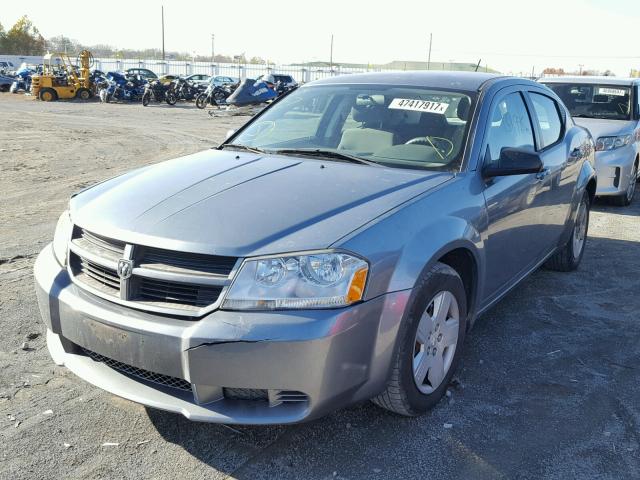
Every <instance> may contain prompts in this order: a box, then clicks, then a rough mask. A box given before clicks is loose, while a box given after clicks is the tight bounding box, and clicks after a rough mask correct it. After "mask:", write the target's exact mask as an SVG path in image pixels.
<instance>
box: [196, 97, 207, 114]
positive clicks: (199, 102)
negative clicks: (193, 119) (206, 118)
mask: <svg viewBox="0 0 640 480" xmlns="http://www.w3.org/2000/svg"><path fill="white" fill-rule="evenodd" d="M208 98H209V95H207V94H206V93H201V94H200V95H198V96H197V97H196V107H198V108H199V109H200V110H202V109H203V108H205V107H206V106H207V103H209V102H208V101H207V100H208Z"/></svg>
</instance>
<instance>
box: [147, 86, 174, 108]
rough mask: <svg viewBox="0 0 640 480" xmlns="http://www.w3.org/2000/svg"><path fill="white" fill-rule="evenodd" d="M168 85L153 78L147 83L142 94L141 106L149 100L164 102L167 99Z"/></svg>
mask: <svg viewBox="0 0 640 480" xmlns="http://www.w3.org/2000/svg"><path fill="white" fill-rule="evenodd" d="M168 91H169V86H168V85H165V84H163V83H162V82H161V81H160V80H153V81H152V82H151V83H147V85H145V88H144V93H143V94H142V106H143V107H146V106H148V105H149V103H151V102H164V101H166V99H167V92H168Z"/></svg>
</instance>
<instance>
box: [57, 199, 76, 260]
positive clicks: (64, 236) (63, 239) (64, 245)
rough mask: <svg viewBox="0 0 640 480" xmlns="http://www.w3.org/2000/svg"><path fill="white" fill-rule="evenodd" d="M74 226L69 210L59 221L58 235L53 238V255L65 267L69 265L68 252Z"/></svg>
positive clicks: (63, 213)
mask: <svg viewBox="0 0 640 480" xmlns="http://www.w3.org/2000/svg"><path fill="white" fill-rule="evenodd" d="M72 226H73V224H72V223H71V217H70V216H69V210H65V211H64V212H62V215H60V218H59V219H58V224H57V225H56V233H55V234H54V236H53V254H54V255H55V256H56V259H57V260H58V262H59V263H60V265H62V266H63V267H65V266H66V265H67V251H68V249H69V239H70V238H71V228H72Z"/></svg>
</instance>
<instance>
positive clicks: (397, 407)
mask: <svg viewBox="0 0 640 480" xmlns="http://www.w3.org/2000/svg"><path fill="white" fill-rule="evenodd" d="M409 308H410V310H409V314H408V317H407V318H406V319H404V320H403V321H404V322H405V323H404V325H403V326H402V327H401V329H400V333H399V334H398V335H399V337H398V344H397V347H396V352H395V355H394V360H393V365H392V371H391V376H390V378H389V380H388V383H387V387H386V389H385V391H384V392H382V393H381V394H380V395H378V396H377V397H375V398H373V399H372V400H373V402H374V403H375V404H376V405H378V406H380V407H382V408H385V409H387V410H390V411H392V412H395V413H398V414H400V415H405V416H416V415H420V414H422V413H424V412H426V411H427V410H428V409H430V408H432V407H433V406H434V405H436V404H437V403H438V401H439V400H440V399H441V398H442V396H443V395H444V394H445V392H446V390H447V386H448V385H449V382H450V380H451V377H452V376H453V374H454V373H455V371H456V368H457V366H458V363H459V361H460V356H461V351H462V343H463V341H464V334H465V331H466V321H467V302H466V293H465V289H464V285H463V283H462V279H461V278H460V276H459V275H458V273H457V272H456V271H455V270H454V269H453V268H451V267H449V266H448V265H445V264H443V263H436V264H435V266H434V267H433V268H432V269H431V270H429V271H428V272H427V273H426V274H425V275H424V276H423V278H421V279H420V280H419V282H418V284H417V285H416V287H415V291H414V300H413V303H412V305H411V306H410V307H409Z"/></svg>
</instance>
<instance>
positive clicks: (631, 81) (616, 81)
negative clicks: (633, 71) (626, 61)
mask: <svg viewBox="0 0 640 480" xmlns="http://www.w3.org/2000/svg"><path fill="white" fill-rule="evenodd" d="M538 81H539V82H541V83H588V84H592V83H604V84H607V85H627V86H631V85H638V84H640V78H619V77H598V76H586V75H584V76H575V77H543V78H541V79H539V80H538Z"/></svg>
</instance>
